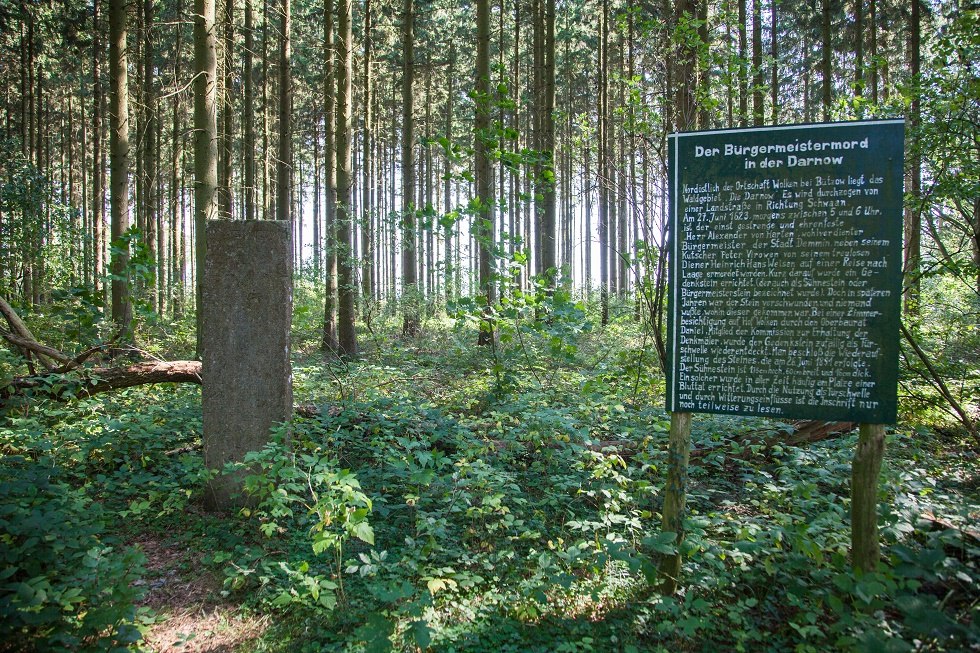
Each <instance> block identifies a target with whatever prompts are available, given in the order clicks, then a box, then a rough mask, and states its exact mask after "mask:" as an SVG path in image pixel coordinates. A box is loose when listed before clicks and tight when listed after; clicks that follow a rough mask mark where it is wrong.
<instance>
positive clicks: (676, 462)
mask: <svg viewBox="0 0 980 653" xmlns="http://www.w3.org/2000/svg"><path fill="white" fill-rule="evenodd" d="M667 437H668V442H667V484H666V486H665V488H664V507H663V520H662V522H661V530H662V531H663V532H664V533H674V534H675V536H676V537H675V540H674V541H675V543H676V545H677V546H678V547H680V545H681V543H682V542H683V541H684V512H685V508H686V506H687V469H688V464H689V462H690V455H691V413H671V415H670V433H669V434H668V436H667ZM680 573H681V554H680V552H679V551H678V552H677V553H673V554H669V555H665V556H664V557H663V559H662V560H661V561H660V574H661V576H663V580H662V581H661V585H660V590H661V592H663V593H664V594H667V595H670V594H673V593H674V592H676V591H677V587H678V585H679V583H680Z"/></svg>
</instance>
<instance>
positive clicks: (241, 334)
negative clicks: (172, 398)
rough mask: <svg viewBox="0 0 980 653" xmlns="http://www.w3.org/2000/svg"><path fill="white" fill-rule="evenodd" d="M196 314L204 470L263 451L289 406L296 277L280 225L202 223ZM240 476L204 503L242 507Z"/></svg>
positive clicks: (217, 482) (221, 482) (215, 487)
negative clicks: (203, 238)
mask: <svg viewBox="0 0 980 653" xmlns="http://www.w3.org/2000/svg"><path fill="white" fill-rule="evenodd" d="M206 236H207V256H205V259H204V294H203V297H204V299H203V305H202V306H201V307H200V308H199V310H200V311H201V330H202V333H201V336H202V341H201V342H202V352H201V356H202V367H203V376H204V386H203V390H202V403H203V412H204V462H205V464H206V465H207V467H208V468H209V469H219V470H220V469H221V468H223V467H224V465H225V463H227V462H231V461H239V460H242V458H243V457H244V455H245V454H246V453H248V452H249V451H255V450H258V449H261V448H262V447H263V446H264V445H265V443H266V442H267V441H268V440H269V431H270V428H271V427H272V425H273V424H274V423H276V422H282V421H285V420H287V419H289V416H290V413H291V411H292V405H293V391H292V368H291V366H290V362H289V352H290V347H289V328H290V321H291V318H292V303H293V290H292V288H293V287H292V282H293V274H292V243H291V233H290V228H289V225H288V224H287V223H284V222H271V221H247V222H234V221H228V220H212V221H209V222H208V223H207V233H206ZM240 486H241V478H240V476H229V475H220V474H219V475H218V476H216V477H215V478H214V479H213V480H212V481H211V483H210V486H209V497H208V501H209V503H210V504H211V505H212V506H213V507H215V508H225V507H230V506H234V505H240V504H241V503H243V500H244V498H243V497H241V496H240V491H239V490H240Z"/></svg>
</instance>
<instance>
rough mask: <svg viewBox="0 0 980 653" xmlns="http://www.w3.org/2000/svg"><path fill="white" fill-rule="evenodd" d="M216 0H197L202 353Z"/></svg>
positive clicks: (213, 186)
mask: <svg viewBox="0 0 980 653" xmlns="http://www.w3.org/2000/svg"><path fill="white" fill-rule="evenodd" d="M214 2H215V0H194V74H195V78H194V243H195V247H194V258H195V262H194V264H195V275H194V282H195V284H194V285H195V292H196V302H197V303H196V306H197V354H198V356H200V355H201V306H202V301H203V296H204V258H205V256H206V253H207V241H206V239H205V230H204V225H205V223H206V222H207V221H208V220H213V219H214V218H215V217H216V215H217V204H216V199H217V198H216V197H215V195H216V193H217V188H218V114H217V106H216V102H215V100H216V90H217V89H216V86H217V74H218V56H217V46H216V40H215V33H214V30H215V24H214Z"/></svg>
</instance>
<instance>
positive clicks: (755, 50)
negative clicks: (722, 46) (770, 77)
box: [752, 0, 766, 127]
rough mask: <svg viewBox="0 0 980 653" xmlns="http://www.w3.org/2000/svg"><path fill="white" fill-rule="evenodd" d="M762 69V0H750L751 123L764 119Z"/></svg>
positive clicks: (758, 123) (759, 125)
mask: <svg viewBox="0 0 980 653" xmlns="http://www.w3.org/2000/svg"><path fill="white" fill-rule="evenodd" d="M763 79H764V78H763V71H762V0H752V125H753V126H755V127H761V126H762V123H763V122H764V121H765V115H766V114H765V107H764V106H763V103H764V98H765V95H764V93H763V90H764V87H763V81H762V80H763Z"/></svg>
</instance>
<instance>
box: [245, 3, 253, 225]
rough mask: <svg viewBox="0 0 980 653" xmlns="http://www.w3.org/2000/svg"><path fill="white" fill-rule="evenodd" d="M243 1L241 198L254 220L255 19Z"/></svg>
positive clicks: (246, 213)
mask: <svg viewBox="0 0 980 653" xmlns="http://www.w3.org/2000/svg"><path fill="white" fill-rule="evenodd" d="M244 1H245V51H244V56H245V61H244V70H243V71H242V91H243V93H244V94H245V98H244V104H245V106H244V107H243V108H244V110H245V117H244V119H243V123H244V124H243V126H244V132H245V133H244V138H245V142H244V143H242V149H243V150H244V153H245V170H244V171H243V172H244V176H245V184H244V185H245V193H244V197H243V198H242V199H243V200H244V202H245V219H246V220H254V219H255V218H256V212H255V196H256V195H255V106H254V104H255V80H254V79H252V77H253V70H252V68H253V65H252V49H253V48H254V47H255V35H254V34H253V31H254V29H255V25H254V23H255V19H254V16H253V15H252V2H253V1H254V0H244Z"/></svg>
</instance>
